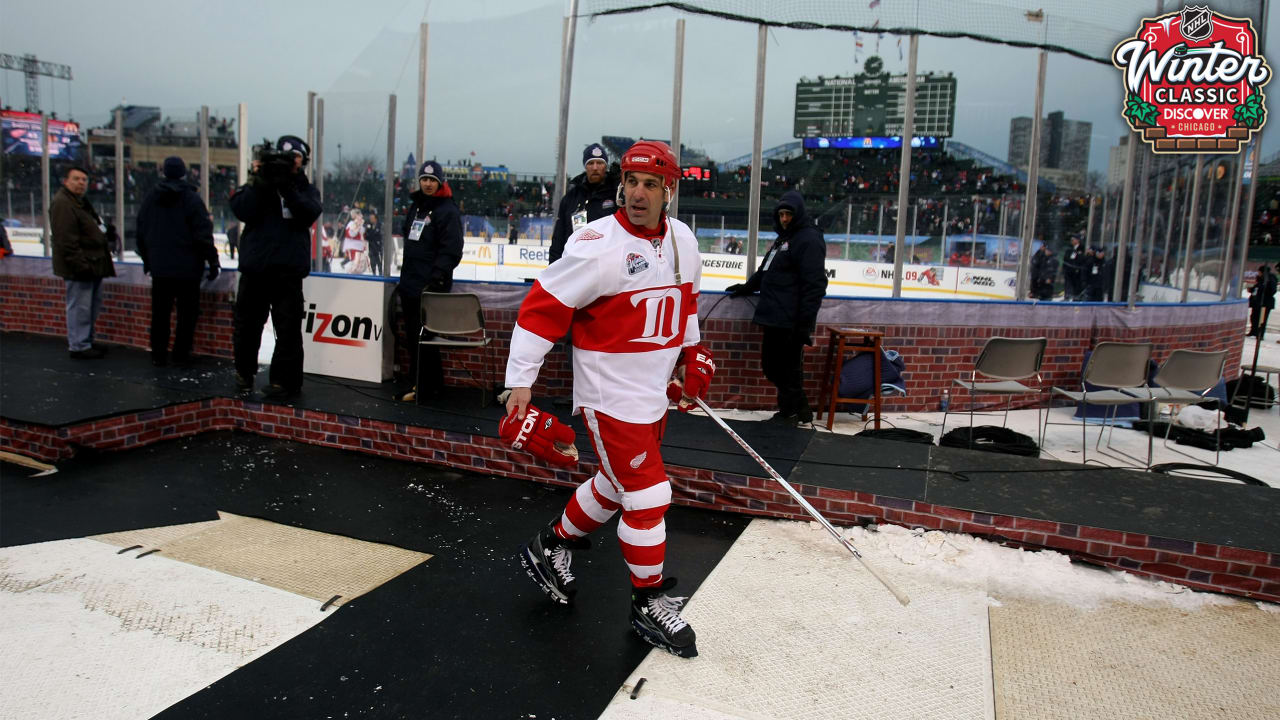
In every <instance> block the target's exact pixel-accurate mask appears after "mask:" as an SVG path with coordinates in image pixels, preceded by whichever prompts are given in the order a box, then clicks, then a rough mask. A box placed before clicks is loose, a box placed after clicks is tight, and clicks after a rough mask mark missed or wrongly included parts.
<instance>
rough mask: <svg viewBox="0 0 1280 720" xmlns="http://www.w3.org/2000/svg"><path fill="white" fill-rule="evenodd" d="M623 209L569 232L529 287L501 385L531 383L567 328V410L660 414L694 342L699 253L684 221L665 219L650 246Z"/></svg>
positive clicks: (646, 418) (629, 417)
mask: <svg viewBox="0 0 1280 720" xmlns="http://www.w3.org/2000/svg"><path fill="white" fill-rule="evenodd" d="M623 213H624V211H622V210H619V211H618V212H617V213H615V214H613V215H611V216H609V217H603V218H600V219H599V220H596V221H594V222H590V223H588V224H587V225H585V226H583V227H582V228H581V229H579V230H578V231H577V232H575V233H573V235H570V236H569V239H568V241H567V242H566V243H565V250H564V255H562V256H561V257H560V259H559V260H557V261H556V262H554V263H552V264H551V265H550V266H548V267H547V269H546V270H544V271H543V272H542V274H541V275H540V276H539V278H538V279H537V280H536V281H535V282H534V283H533V288H532V289H531V290H530V291H529V294H528V295H527V296H526V297H525V299H524V302H523V303H521V305H520V314H519V316H518V317H517V319H516V327H515V330H514V331H512V334H511V354H510V355H509V356H508V358H507V376H506V384H507V387H513V388H514V387H532V386H533V383H534V381H535V380H537V378H538V370H539V369H540V368H541V367H542V361H543V358H544V357H545V356H546V354H547V352H548V351H549V350H551V347H552V344H553V343H554V342H555V341H556V340H559V339H560V338H562V337H564V334H565V333H566V332H568V331H569V330H571V329H572V331H573V409H574V412H575V413H577V412H578V411H579V410H580V409H581V408H584V407H585V408H592V409H593V410H598V411H599V412H602V413H605V414H606V415H609V416H610V417H614V418H617V419H619V420H622V421H624V422H629V423H651V422H656V421H657V420H660V419H661V418H662V416H663V415H664V414H666V412H667V395H666V388H667V382H668V380H670V378H671V371H672V370H673V369H674V368H675V364H676V359H677V357H678V356H679V354H680V348H681V347H682V346H686V345H696V344H697V343H698V342H699V341H700V340H701V335H700V333H699V330H698V292H699V288H700V287H701V284H702V258H701V256H700V255H699V254H698V241H697V240H696V239H695V238H694V236H693V232H692V231H690V230H689V226H688V225H685V224H684V223H682V222H680V221H679V220H675V219H672V218H667V219H666V223H667V230H666V234H665V235H664V236H663V238H662V240H661V242H656V241H651V240H649V239H646V238H643V237H640V236H639V234H637V233H634V232H633V230H634V228H632V227H631V224H630V222H628V220H627V218H626V215H625V214H623ZM677 257H678V258H679V269H680V280H679V282H677V280H676V258H677Z"/></svg>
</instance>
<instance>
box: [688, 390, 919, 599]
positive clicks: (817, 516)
mask: <svg viewBox="0 0 1280 720" xmlns="http://www.w3.org/2000/svg"><path fill="white" fill-rule="evenodd" d="M694 400H695V401H696V402H697V403H698V407H700V408H702V411H703V412H705V413H706V414H707V416H708V417H710V418H711V419H712V420H715V421H716V424H717V425H719V426H720V427H721V429H723V430H724V431H725V432H727V433H729V437H731V438H733V439H734V441H736V442H737V443H738V444H739V445H741V446H742V449H743V450H746V451H747V454H748V455H750V456H751V458H752V459H753V460H755V461H756V462H758V463H760V467H762V468H764V469H765V472H767V473H769V476H770V477H772V478H773V479H774V480H777V481H778V484H779V485H781V486H782V489H784V490H786V491H787V493H788V494H790V495H791V497H792V498H794V499H795V501H796V502H798V503H800V507H802V508H804V510H805V512H807V513H809V514H810V515H812V516H813V519H814V520H817V521H818V522H819V523H821V524H822V527H824V528H826V529H827V532H829V533H831V536H832V537H834V538H835V539H836V541H837V542H839V543H840V544H841V545H843V546H844V548H845V549H846V550H848V551H849V552H851V553H853V556H854V557H855V558H857V559H858V562H860V563H862V567H864V568H866V569H867V572H869V573H871V575H872V576H873V577H875V579H876V580H879V581H880V584H881V585H884V586H885V588H886V589H887V590H888V591H889V592H891V593H893V596H894V597H895V598H897V599H898V602H900V603H902V604H903V605H906V604H907V603H909V602H911V598H909V597H907V595H906V593H904V592H902V591H901V590H899V589H898V588H896V587H894V585H893V583H891V582H889V581H888V580H886V579H885V578H884V576H882V575H881V574H880V573H879V572H877V571H876V569H875V568H874V567H872V566H871V563H868V562H867V561H866V559H865V558H863V557H862V553H860V552H858V548H856V547H854V546H853V543H851V542H849V541H848V540H846V539H845V538H844V536H842V535H841V534H840V532H839V531H838V530H836V529H835V528H834V527H832V525H831V523H829V522H827V519H826V518H824V517H822V513H820V512H818V511H817V510H816V509H814V507H813V506H812V505H810V504H809V501H808V500H805V499H804V496H803V495H801V494H800V493H799V492H796V489H795V488H793V487H791V483H789V482H787V481H786V480H784V479H783V477H782V476H781V475H779V474H778V471H777V470H774V469H773V467H772V466H770V465H769V463H768V462H767V461H766V460H765V459H764V458H762V457H760V453H758V452H756V451H755V450H753V449H752V448H751V446H750V445H748V444H747V441H746V440H743V439H742V438H741V437H740V436H739V435H738V433H736V432H734V431H733V428H731V427H729V426H728V425H726V424H725V422H724V420H721V419H720V416H719V415H717V414H716V413H715V411H714V410H712V409H711V408H709V407H707V404H706V403H704V402H703V401H702V398H694Z"/></svg>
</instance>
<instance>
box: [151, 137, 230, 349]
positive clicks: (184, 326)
mask: <svg viewBox="0 0 1280 720" xmlns="http://www.w3.org/2000/svg"><path fill="white" fill-rule="evenodd" d="M163 169H164V178H165V179H164V180H162V181H161V182H160V184H159V185H157V186H156V187H155V189H154V190H152V191H151V192H150V193H148V194H147V197H146V199H144V200H143V201H142V207H141V209H139V210H138V222H137V228H138V256H139V257H141V258H142V272H144V273H147V274H149V275H151V364H152V365H155V366H157V367H159V366H162V365H167V364H168V362H169V313H170V312H171V311H172V310H173V306H174V303H175V302H176V303H177V305H178V326H177V334H176V335H175V337H174V339H173V359H174V361H175V362H178V363H183V364H185V363H187V362H190V360H191V345H192V342H193V341H194V340H195V335H196V318H197V317H198V316H199V315H200V277H201V275H204V274H205V266H206V265H207V266H208V268H209V270H208V276H209V279H210V280H212V279H214V278H216V277H217V276H218V248H217V247H216V246H215V245H214V244H213V221H211V220H210V219H209V210H208V208H206V207H205V206H204V201H203V200H201V199H200V194H199V193H197V192H196V189H195V187H193V186H191V185H189V184H187V183H186V182H183V178H184V177H185V176H186V174H187V166H186V164H185V163H183V162H182V158H180V157H177V156H172V157H168V158H165V160H164V165H163Z"/></svg>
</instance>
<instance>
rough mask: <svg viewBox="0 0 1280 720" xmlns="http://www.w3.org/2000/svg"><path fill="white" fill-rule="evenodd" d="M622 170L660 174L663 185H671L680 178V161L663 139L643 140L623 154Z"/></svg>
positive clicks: (624, 172) (625, 171) (624, 171)
mask: <svg viewBox="0 0 1280 720" xmlns="http://www.w3.org/2000/svg"><path fill="white" fill-rule="evenodd" d="M622 172H623V174H624V175H625V174H626V173H628V172H646V173H652V174H654V175H658V176H660V177H661V178H662V180H663V183H662V184H663V185H666V186H667V187H671V186H672V185H675V184H676V180H679V179H680V161H679V160H677V159H676V155H675V153H673V152H671V146H670V145H667V144H666V143H664V142H662V141H661V140H641V141H640V142H638V143H636V144H635V145H632V146H631V147H630V148H628V149H627V151H626V152H625V153H623V154H622Z"/></svg>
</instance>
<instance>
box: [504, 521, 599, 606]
mask: <svg viewBox="0 0 1280 720" xmlns="http://www.w3.org/2000/svg"><path fill="white" fill-rule="evenodd" d="M590 547H591V541H590V540H588V539H586V538H575V539H572V540H562V539H561V538H560V536H558V535H556V533H555V530H553V529H552V526H551V525H548V526H546V527H545V528H543V529H542V530H540V531H538V534H537V535H534V536H533V539H531V540H530V541H529V542H527V543H525V545H524V547H523V548H521V549H520V564H521V565H523V566H524V571H525V574H527V575H528V576H529V577H531V578H533V581H534V582H536V583H538V587H541V588H542V591H543V592H545V593H546V594H547V595H550V596H551V599H552V600H555V601H556V602H558V603H562V604H565V605H567V604H569V601H570V600H572V599H573V595H574V593H576V592H577V591H578V588H577V586H576V583H575V582H574V578H573V572H572V571H571V570H570V569H569V565H570V563H572V562H573V551H574V550H586V549H588V548H590Z"/></svg>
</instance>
